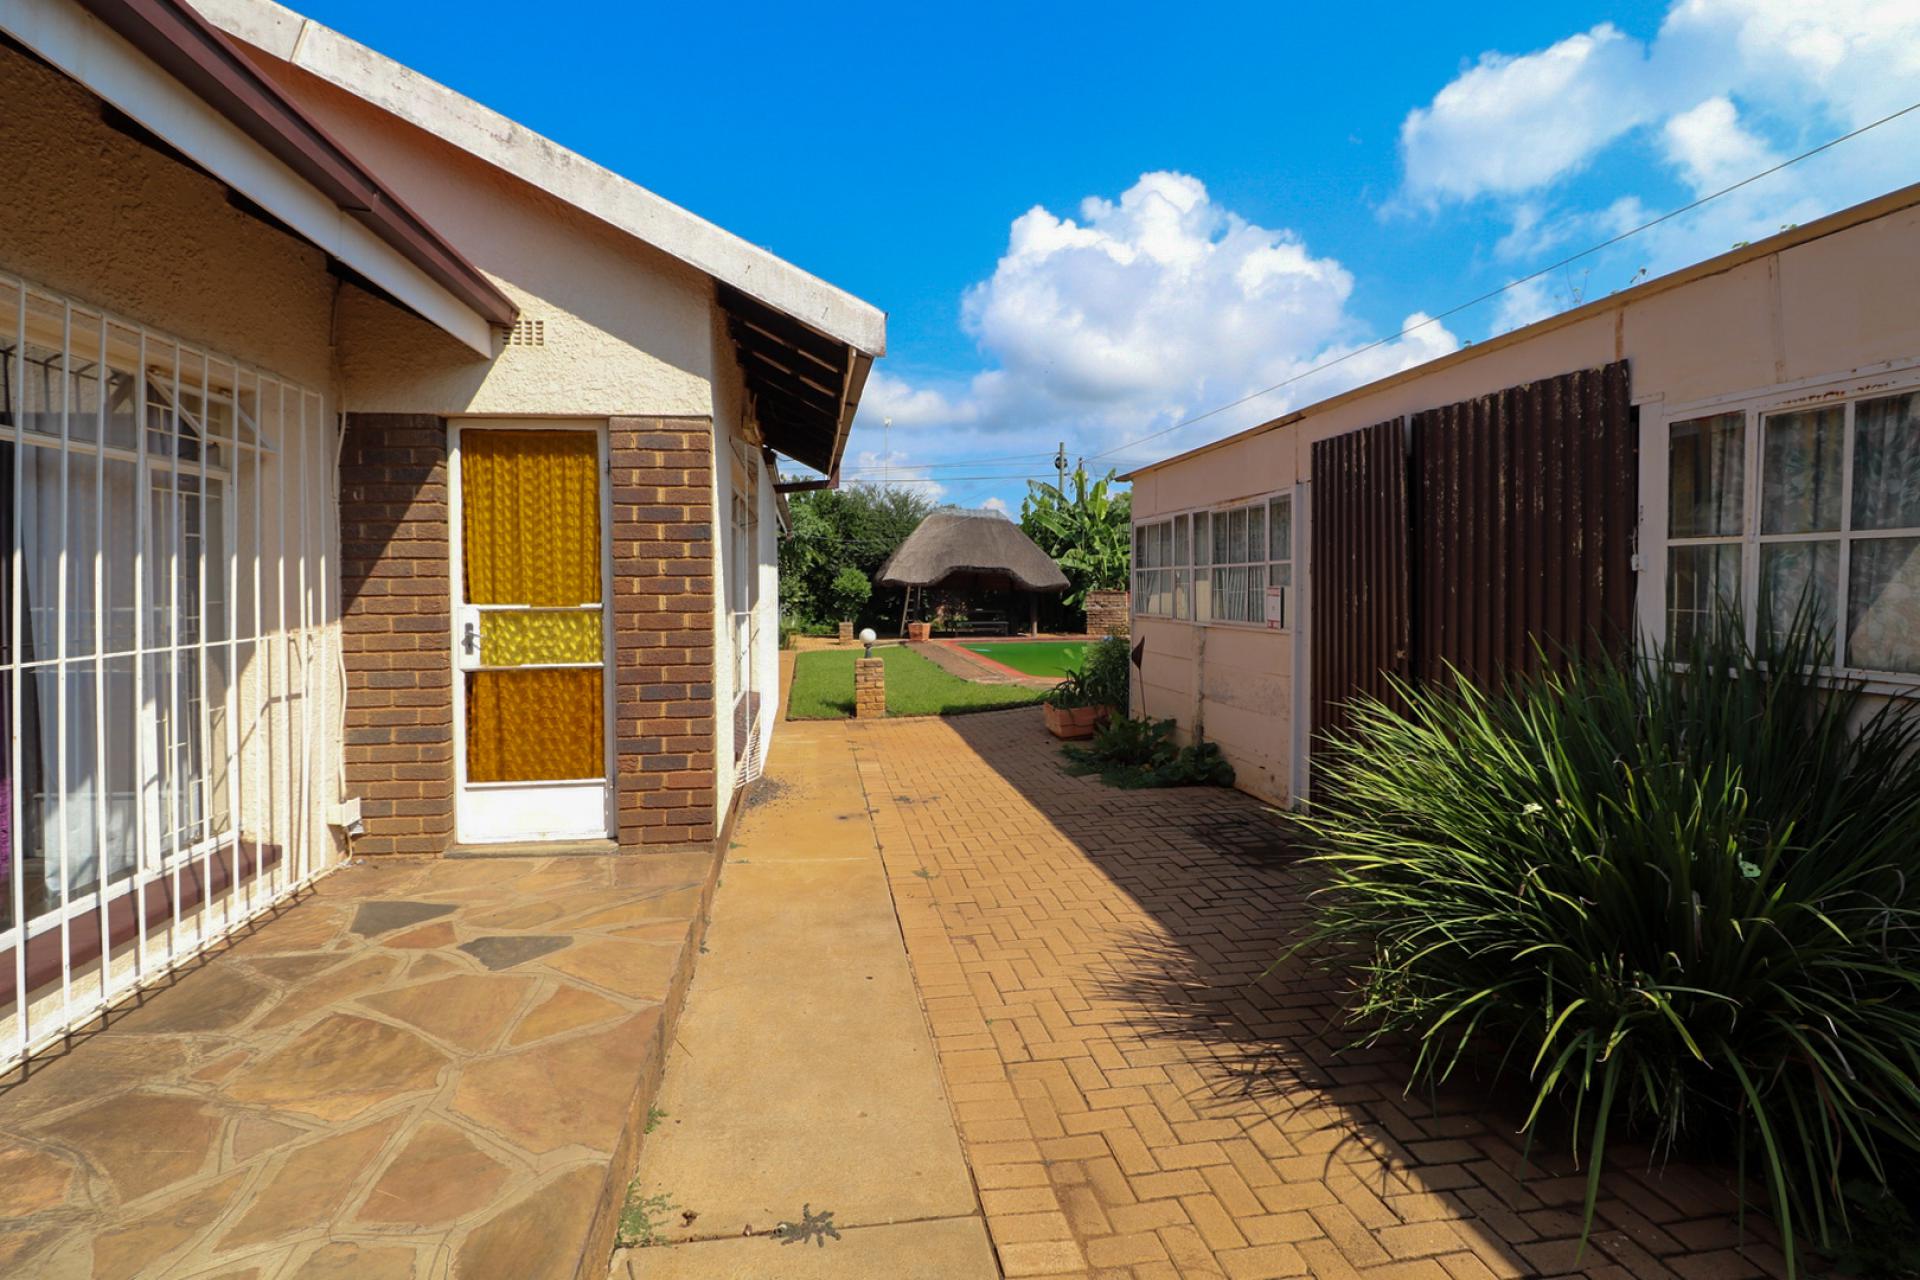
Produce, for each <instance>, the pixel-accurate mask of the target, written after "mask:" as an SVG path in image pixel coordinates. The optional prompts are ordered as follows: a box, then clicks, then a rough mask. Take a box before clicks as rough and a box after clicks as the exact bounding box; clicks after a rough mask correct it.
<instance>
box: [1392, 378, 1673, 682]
mask: <svg viewBox="0 0 1920 1280" xmlns="http://www.w3.org/2000/svg"><path fill="white" fill-rule="evenodd" d="M1412 444H1413V468H1412V469H1413V481H1414V484H1413V487H1414V492H1413V503H1414V518H1413V527H1414V539H1413V540H1414V546H1415V547H1416V548H1417V553H1416V567H1415V572H1414V593H1415V599H1414V617H1415V628H1416V634H1415V638H1414V652H1415V671H1416V672H1417V673H1418V675H1419V676H1420V677H1421V678H1422V679H1424V680H1439V679H1441V678H1443V677H1445V676H1446V675H1447V671H1448V668H1449V667H1450V666H1451V667H1452V668H1454V669H1457V670H1458V671H1460V672H1461V673H1462V674H1463V675H1465V676H1467V677H1468V678H1469V679H1471V680H1472V681H1474V683H1476V684H1485V683H1487V682H1489V681H1492V680H1495V679H1497V678H1498V677H1499V675H1500V674H1501V673H1502V672H1503V671H1514V670H1519V671H1528V672H1532V671H1535V670H1537V669H1538V667H1539V665H1540V656H1541V654H1540V650H1541V647H1544V648H1545V650H1546V652H1547V654H1548V655H1549V656H1552V655H1556V654H1563V653H1564V654H1581V653H1587V652H1590V651H1592V650H1593V649H1594V648H1595V647H1596V646H1604V647H1612V646H1614V645H1616V644H1619V643H1622V642H1623V641H1624V640H1625V638H1626V637H1627V636H1628V635H1629V634H1631V628H1632V623H1633V564H1632V558H1633V533H1634V525H1635V521H1636V517H1637V515H1638V513H1637V511H1636V509H1635V507H1636V495H1637V489H1638V475H1639V462H1638V458H1639V444H1638V431H1637V430H1636V428H1635V422H1634V412H1633V407H1632V405H1631V404H1630V403H1629V394H1628V387H1627V366H1626V363H1625V362H1624V361H1620V362H1616V363H1614V364H1610V365H1606V366H1604V367H1602V368H1599V369H1583V370H1580V371H1578V372H1576V373H1568V374H1562V375H1561V376H1560V377H1557V378H1547V379H1543V380H1541V381H1539V382H1530V383H1526V384H1524V385H1522V386H1517V387H1508V388H1507V389H1506V390H1504V391H1497V392H1495V393H1494V394H1492V395H1489V396H1481V397H1480V398H1479V399H1476V400H1465V401H1462V402H1461V403H1459V404H1451V405H1448V406H1446V407H1445V408H1443V409H1431V410H1427V411H1425V412H1422V413H1418V414H1415V415H1414V417H1413V432H1412Z"/></svg>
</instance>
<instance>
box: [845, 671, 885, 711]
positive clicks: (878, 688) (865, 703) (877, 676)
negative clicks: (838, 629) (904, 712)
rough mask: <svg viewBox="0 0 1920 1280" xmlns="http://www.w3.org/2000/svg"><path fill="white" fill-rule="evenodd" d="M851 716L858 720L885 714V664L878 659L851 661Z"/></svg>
mask: <svg viewBox="0 0 1920 1280" xmlns="http://www.w3.org/2000/svg"><path fill="white" fill-rule="evenodd" d="M853 714H854V716H855V718H856V719H860V720H868V719H878V718H880V717H882V716H884V715H886V714H887V664H886V663H884V662H882V661H880V659H878V658H855V659H854V660H853Z"/></svg>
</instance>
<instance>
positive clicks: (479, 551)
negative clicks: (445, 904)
mask: <svg viewBox="0 0 1920 1280" xmlns="http://www.w3.org/2000/svg"><path fill="white" fill-rule="evenodd" d="M605 475H606V435H605V433H604V432H603V431H599V430H595V429H581V428H579V427H574V426H556V425H547V424H494V423H487V424H484V425H482V424H478V423H473V424H465V425H461V426H459V427H456V428H455V429H454V436H453V470H452V482H453V490H454V495H455V509H454V516H455V518H454V520H453V521H452V525H453V532H454V545H453V548H452V551H453V573H452V575H451V576H452V580H453V599H454V628H453V632H454V634H453V650H454V653H453V660H454V669H455V682H456V687H455V696H454V742H455V751H456V756H457V768H456V776H457V778H458V784H459V786H458V791H459V794H458V796H457V799H456V805H455V825H456V828H457V834H458V836H459V838H460V839H461V840H462V841H465V842H470V843H483V842H500V841H517V840H580V839H603V838H605V837H606V836H607V835H608V833H609V831H610V830H611V822H610V817H611V800H612V786H611V773H610V768H609V766H610V762H611V760H612V756H613V753H612V750H611V745H610V734H609V728H610V725H611V715H610V714H609V693H610V688H609V686H610V683H611V681H610V678H609V675H608V671H607V658H608V655H609V654H610V653H611V650H612V645H611V643H610V637H609V635H608V625H607V624H608V615H607V609H606V601H607V598H608V594H609V589H608V582H607V577H608V559H607V508H606V503H607V493H606V487H605V483H604V477H605Z"/></svg>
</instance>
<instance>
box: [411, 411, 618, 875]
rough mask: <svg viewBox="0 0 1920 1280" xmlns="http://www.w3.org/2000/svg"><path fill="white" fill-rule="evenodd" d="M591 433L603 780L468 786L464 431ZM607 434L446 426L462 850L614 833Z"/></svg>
mask: <svg viewBox="0 0 1920 1280" xmlns="http://www.w3.org/2000/svg"><path fill="white" fill-rule="evenodd" d="M466 430H475V431H575V432H592V433H593V436H594V439H595V441H596V447H597V450H598V454H599V483H598V489H599V495H600V667H601V677H600V697H601V726H602V735H601V736H602V739H603V740H602V743H601V747H600V759H601V764H602V766H603V768H604V769H605V771H606V772H605V775H604V776H603V777H602V778H600V779H599V780H597V781H594V780H585V779H583V780H578V781H560V782H469V781H468V780H467V682H466V677H467V669H466V668H463V667H462V666H461V664H460V644H461V639H462V637H461V611H462V608H463V607H464V606H465V596H466V589H465V588H466V583H465V574H464V568H465V536H464V535H465V513H464V507H463V501H462V494H461V474H460V434H461V432H462V431H466ZM609 443H610V442H609V439H608V427H607V422H606V420H605V419H601V418H457V419H450V420H449V421H448V423H447V491H448V492H447V560H448V564H447V585H448V590H449V597H448V606H449V607H448V614H449V623H450V625H449V627H448V631H447V663H448V666H449V668H450V669H451V671H452V677H453V779H454V783H453V815H454V819H453V827H454V839H455V840H456V841H458V842H459V843H461V844H502V843H515V842H523V841H546V840H605V839H608V838H609V837H610V836H611V835H612V834H613V830H614V803H615V800H614V751H613V748H614V723H613V716H614V710H613V709H614V688H613V685H614V674H615V664H614V661H613V656H614V649H613V554H612V550H613V547H612V537H613V492H612V485H611V483H610V479H611V477H610V469H611V466H612V463H611V461H610V459H609V455H608V447H609Z"/></svg>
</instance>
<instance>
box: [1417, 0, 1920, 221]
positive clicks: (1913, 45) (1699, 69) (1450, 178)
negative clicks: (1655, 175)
mask: <svg viewBox="0 0 1920 1280" xmlns="http://www.w3.org/2000/svg"><path fill="white" fill-rule="evenodd" d="M1916 83H1920V5H1916V4H1914V3H1913V2H1912V0H1820V2H1819V3H1808V2H1807V0H1677V2H1676V3H1675V4H1674V5H1673V7H1672V8H1671V9H1669V10H1668V12H1667V15H1666V17H1665V19H1664V20H1663V21H1662V23H1661V25H1660V29H1659V31H1658V33H1657V34H1656V35H1655V36H1654V38H1653V39H1652V40H1651V41H1650V42H1645V43H1643V42H1641V41H1638V40H1635V39H1634V38H1632V37H1631V36H1629V35H1627V34H1625V33H1623V32H1622V31H1620V30H1619V29H1618V28H1616V27H1614V26H1612V25H1611V24H1608V23H1602V24H1601V25H1599V26H1597V27H1594V28H1593V29H1592V30H1590V31H1586V32H1581V33H1577V34H1574V35H1570V36H1568V37H1566V38H1565V39H1563V40H1560V41H1558V42H1557V43H1555V44H1552V45H1550V46H1548V47H1547V48H1545V49H1540V50H1536V51H1534V52H1530V53H1522V54H1509V53H1504V52H1499V51H1494V52H1488V53H1483V54H1481V55H1480V57H1479V59H1478V61H1476V62H1475V64H1474V65H1473V66H1471V67H1469V68H1468V69H1467V70H1465V71H1463V72H1462V73H1461V74H1460V75H1459V76H1457V77H1456V78H1455V79H1454V80H1452V81H1451V82H1450V83H1448V84H1447V85H1446V86H1445V87H1444V88H1442V89H1441V90H1440V92H1439V93H1437V94H1436V95H1434V98H1433V101H1432V102H1430V103H1428V104H1427V105H1426V106H1422V107H1416V108H1414V109H1413V110H1412V111H1410V112H1409V113H1408V114H1407V117H1406V119H1405V121H1404V122H1403V123H1402V124H1401V129H1400V152H1401V160H1402V163H1403V165H1404V170H1405V174H1404V188H1403V191H1402V196H1403V198H1404V199H1406V200H1408V201H1411V202H1413V203H1416V204H1421V205H1426V206H1428V207H1434V206H1437V205H1440V204H1442V203H1446V202H1450V201H1463V200H1471V199H1475V198H1479V197H1488V196H1491V197H1507V198H1514V199H1518V198H1520V197H1530V196H1536V195H1538V194H1539V193H1541V192H1543V191H1545V190H1547V189H1549V188H1551V187H1552V186H1553V185H1554V184H1556V183H1558V182H1560V181H1562V180H1564V179H1565V178H1566V177H1568V176H1569V175H1570V174H1572V173H1574V172H1576V171H1578V170H1580V169H1581V168H1583V167H1584V166H1586V165H1587V164H1589V163H1591V162H1592V161H1593V160H1594V159H1595V158H1596V157H1597V156H1598V155H1599V154H1600V153H1601V152H1603V151H1604V150H1606V149H1607V148H1608V147H1610V146H1612V145H1614V144H1615V143H1617V142H1620V141H1621V140H1623V139H1625V138H1627V137H1628V136H1629V135H1633V134H1636V133H1640V132H1644V131H1653V132H1655V133H1657V134H1658V140H1657V142H1656V154H1659V155H1660V157H1661V158H1662V159H1664V160H1665V161H1666V162H1667V163H1668V164H1669V165H1670V166H1671V167H1673V168H1674V169H1675V170H1677V172H1678V174H1679V176H1680V177H1681V178H1682V179H1683V180H1685V181H1688V182H1689V183H1691V184H1692V185H1694V186H1695V187H1696V189H1699V188H1701V187H1703V186H1707V185H1712V183H1711V182H1707V181H1702V179H1704V178H1707V177H1708V175H1711V178H1712V179H1715V180H1719V184H1720V185H1724V184H1725V182H1727V181H1732V180H1735V179H1736V178H1739V177H1744V176H1746V175H1747V174H1748V173H1752V172H1756V171H1757V168H1755V167H1751V166H1756V165H1757V166H1758V167H1765V163H1766V162H1767V160H1768V158H1769V157H1772V156H1774V154H1775V152H1776V150H1778V148H1776V147H1775V146H1773V145H1772V144H1771V143H1769V142H1768V141H1767V140H1766V139H1765V138H1764V137H1763V136H1762V134H1761V133H1759V132H1758V131H1756V130H1755V129H1754V128H1752V127H1751V126H1750V124H1749V123H1748V122H1746V121H1743V119H1742V116H1743V114H1751V112H1750V111H1743V106H1742V105H1740V104H1744V106H1745V107H1747V108H1751V109H1752V110H1753V111H1758V112H1759V113H1761V114H1765V115H1767V116H1769V117H1771V118H1773V119H1774V120H1775V121H1776V124H1777V126H1778V127H1779V128H1780V129H1782V131H1783V132H1786V133H1791V134H1792V135H1793V136H1792V138H1791V141H1793V142H1795V143H1802V142H1809V141H1820V140H1824V138H1825V136H1828V135H1831V134H1834V133H1838V132H1841V131H1844V130H1845V129H1848V128H1855V127H1858V126H1859V125H1862V124H1865V123H1867V122H1869V121H1871V120H1875V119H1878V118H1879V117H1881V116H1883V115H1886V114H1887V113H1889V112H1891V111H1893V110H1896V109H1897V108H1899V107H1903V106H1906V105H1907V104H1908V103H1909V102H1911V101H1913V98H1914V86H1915V84H1916ZM1908 143H1909V149H1910V143H1911V136H1910V135H1909V137H1908ZM1877 145H1879V144H1876V146H1877ZM1873 150H1875V148H1874V147H1860V148H1856V153H1857V152H1858V151H1873ZM1886 154H1887V153H1885V152H1880V153H1879V156H1880V158H1882V159H1884V158H1885V156H1886ZM1743 166H1745V167H1743ZM1904 177H1905V175H1904V173H1902V174H1896V175H1893V176H1885V173H1884V170H1883V177H1882V179H1881V181H1882V185H1883V187H1890V186H1893V185H1895V184H1896V183H1897V182H1898V181H1901V180H1904ZM1534 212H1535V213H1536V214H1537V212H1538V210H1537V207H1534Z"/></svg>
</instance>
